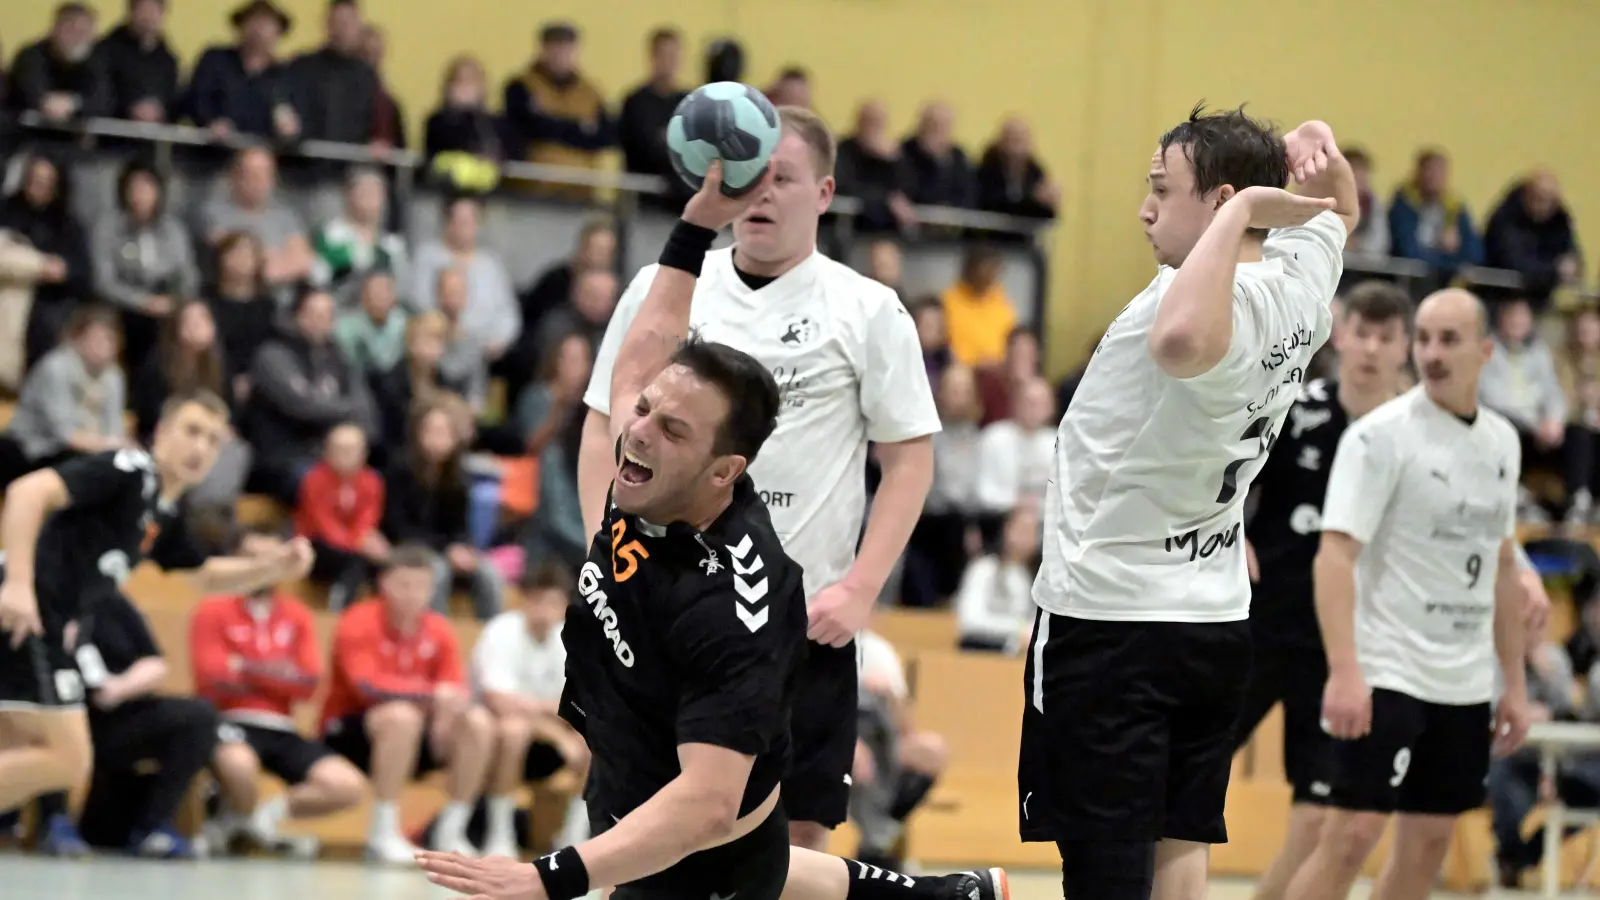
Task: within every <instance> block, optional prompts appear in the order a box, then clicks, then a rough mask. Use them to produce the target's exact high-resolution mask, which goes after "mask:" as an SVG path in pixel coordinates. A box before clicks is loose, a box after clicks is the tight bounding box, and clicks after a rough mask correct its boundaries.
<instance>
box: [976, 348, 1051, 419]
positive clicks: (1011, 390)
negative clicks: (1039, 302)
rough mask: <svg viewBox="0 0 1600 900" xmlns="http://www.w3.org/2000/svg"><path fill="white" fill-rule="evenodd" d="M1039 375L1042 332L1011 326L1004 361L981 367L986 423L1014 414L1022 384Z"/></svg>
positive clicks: (981, 392)
mask: <svg viewBox="0 0 1600 900" xmlns="http://www.w3.org/2000/svg"><path fill="white" fill-rule="evenodd" d="M1038 377H1040V368H1039V336H1038V335H1037V334H1034V333H1033V330H1032V329H1030V328H1028V326H1026V325H1018V326H1017V327H1016V328H1013V329H1011V336H1010V337H1008V338H1007V339H1006V358H1005V362H1003V363H1001V364H1000V365H998V366H991V367H989V368H986V369H980V370H979V371H978V396H980V397H982V398H983V424H984V425H986V426H987V425H992V424H994V423H995V422H998V421H1000V420H1001V419H1009V418H1011V411H1012V406H1013V400H1014V398H1015V397H1016V395H1017V392H1018V391H1019V390H1021V389H1022V386H1023V385H1024V384H1026V383H1028V382H1029V381H1032V380H1033V379H1035V378H1038Z"/></svg>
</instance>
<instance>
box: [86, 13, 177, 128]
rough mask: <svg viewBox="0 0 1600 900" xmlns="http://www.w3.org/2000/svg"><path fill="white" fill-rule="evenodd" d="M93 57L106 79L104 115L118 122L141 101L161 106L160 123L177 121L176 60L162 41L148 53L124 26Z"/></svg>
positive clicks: (102, 43) (127, 115) (105, 40)
mask: <svg viewBox="0 0 1600 900" xmlns="http://www.w3.org/2000/svg"><path fill="white" fill-rule="evenodd" d="M94 52H95V55H96V56H98V57H99V58H100V62H99V65H100V67H101V69H102V70H103V71H104V72H105V75H106V84H107V111H108V113H109V114H110V115H112V116H115V117H117V118H119V119H128V118H132V112H133V107H134V106H135V105H136V104H138V103H139V102H140V101H142V100H155V101H156V102H157V103H160V104H161V109H162V111H163V114H164V115H163V119H164V120H165V121H168V122H171V121H174V120H176V119H177V117H178V103H179V98H180V93H179V90H178V58H177V57H176V56H174V55H172V50H171V49H169V48H168V47H167V41H166V38H161V39H159V40H157V41H156V43H155V45H154V46H152V47H149V48H148V49H147V48H145V47H144V45H143V44H141V43H140V42H139V38H138V36H137V35H135V34H134V33H133V30H132V29H131V28H129V27H128V26H127V25H119V26H117V27H116V28H114V29H112V30H111V31H110V32H109V33H107V34H106V36H105V37H103V38H101V39H100V43H99V44H98V45H97V46H96V47H95V50H94Z"/></svg>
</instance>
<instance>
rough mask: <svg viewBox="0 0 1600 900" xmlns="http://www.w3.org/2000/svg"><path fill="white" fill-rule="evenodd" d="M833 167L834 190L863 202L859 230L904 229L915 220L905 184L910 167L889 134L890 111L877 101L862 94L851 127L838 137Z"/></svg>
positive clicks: (912, 225) (913, 225)
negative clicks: (835, 185) (847, 132)
mask: <svg viewBox="0 0 1600 900" xmlns="http://www.w3.org/2000/svg"><path fill="white" fill-rule="evenodd" d="M835 173H836V174H835V179H836V180H837V182H838V185H839V188H838V190H839V195H840V196H841V197H854V198H856V199H857V200H860V201H861V203H862V207H863V208H862V211H861V216H860V218H858V219H857V221H856V227H857V229H858V230H859V231H862V232H864V233H872V232H878V231H909V230H910V229H912V228H914V227H915V226H916V224H917V213H916V210H915V209H913V208H912V205H911V198H910V196H909V195H908V193H907V184H906V179H907V178H909V177H911V172H910V170H909V169H908V168H907V167H906V165H905V164H904V162H903V160H902V159H901V156H900V146H899V145H898V144H896V143H895V140H894V138H893V137H891V136H890V134H889V111H888V110H886V109H884V106H883V103H881V102H880V101H877V100H867V101H866V102H864V103H862V104H861V108H860V109H858V110H857V111H856V130H855V133H854V134H851V135H850V136H849V137H847V138H845V139H844V140H842V141H840V142H839V161H838V164H837V166H836V168H835Z"/></svg>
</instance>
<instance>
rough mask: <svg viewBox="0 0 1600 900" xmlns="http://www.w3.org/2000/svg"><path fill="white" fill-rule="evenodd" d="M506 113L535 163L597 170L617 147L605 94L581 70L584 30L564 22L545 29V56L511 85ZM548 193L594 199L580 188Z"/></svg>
mask: <svg viewBox="0 0 1600 900" xmlns="http://www.w3.org/2000/svg"><path fill="white" fill-rule="evenodd" d="M504 108H505V115H506V120H507V122H508V124H509V125H510V126H511V129H512V131H513V132H515V133H516V135H517V137H518V138H519V140H520V141H521V142H522V144H523V145H524V147H525V148H526V153H527V159H528V160H529V161H530V162H536V163H544V164H546V165H552V166H574V167H578V168H584V169H593V168H597V167H598V166H599V165H600V151H602V150H605V149H608V148H610V147H611V146H613V145H615V144H616V142H617V133H616V132H617V129H616V123H615V122H614V121H612V118H611V114H610V113H608V112H607V111H606V102H605V94H604V93H603V92H602V91H601V90H600V89H599V88H598V87H596V86H595V84H594V82H592V81H590V80H589V78H588V76H586V75H584V74H583V72H582V71H580V70H579V68H578V29H576V28H574V27H573V26H572V25H569V24H567V23H564V22H559V23H555V24H551V25H546V26H545V27H544V28H543V29H541V30H540V32H539V55H538V56H537V57H536V58H535V59H534V61H533V64H532V65H530V66H529V67H528V69H527V71H525V72H524V73H522V74H521V75H518V76H516V77H514V78H512V79H511V80H510V81H508V82H507V83H506V87H505V105H504ZM547 191H548V192H549V193H552V194H557V195H561V196H566V197H570V198H572V199H576V200H584V199H588V198H589V197H590V196H591V195H592V194H593V189H591V188H589V187H584V186H576V185H565V186H561V187H553V186H550V187H547Z"/></svg>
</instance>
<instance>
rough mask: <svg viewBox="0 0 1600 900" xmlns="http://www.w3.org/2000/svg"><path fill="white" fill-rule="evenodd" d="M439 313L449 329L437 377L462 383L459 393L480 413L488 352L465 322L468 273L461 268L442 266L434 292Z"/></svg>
mask: <svg viewBox="0 0 1600 900" xmlns="http://www.w3.org/2000/svg"><path fill="white" fill-rule="evenodd" d="M434 296H435V297H436V299H437V303H438V312H439V315H441V316H443V317H444V321H445V325H446V326H448V331H447V332H446V335H445V342H444V355H443V356H441V357H439V377H440V378H442V379H444V380H445V381H448V382H450V383H452V384H459V385H462V386H463V387H464V388H465V389H464V390H462V391H461V392H460V393H461V396H462V397H463V398H465V399H466V401H467V403H468V404H470V405H471V406H472V411H473V412H474V413H475V414H481V413H482V412H483V404H484V401H485V399H486V398H487V396H488V392H489V353H488V351H487V350H486V349H485V347H484V342H483V340H482V338H481V337H479V336H478V335H477V334H474V333H472V332H470V331H468V330H467V328H466V325H465V324H464V321H465V318H466V308H467V276H466V274H465V273H464V272H462V271H461V270H460V269H456V268H450V269H442V270H440V272H439V279H438V286H437V288H436V289H435V291H434Z"/></svg>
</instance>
